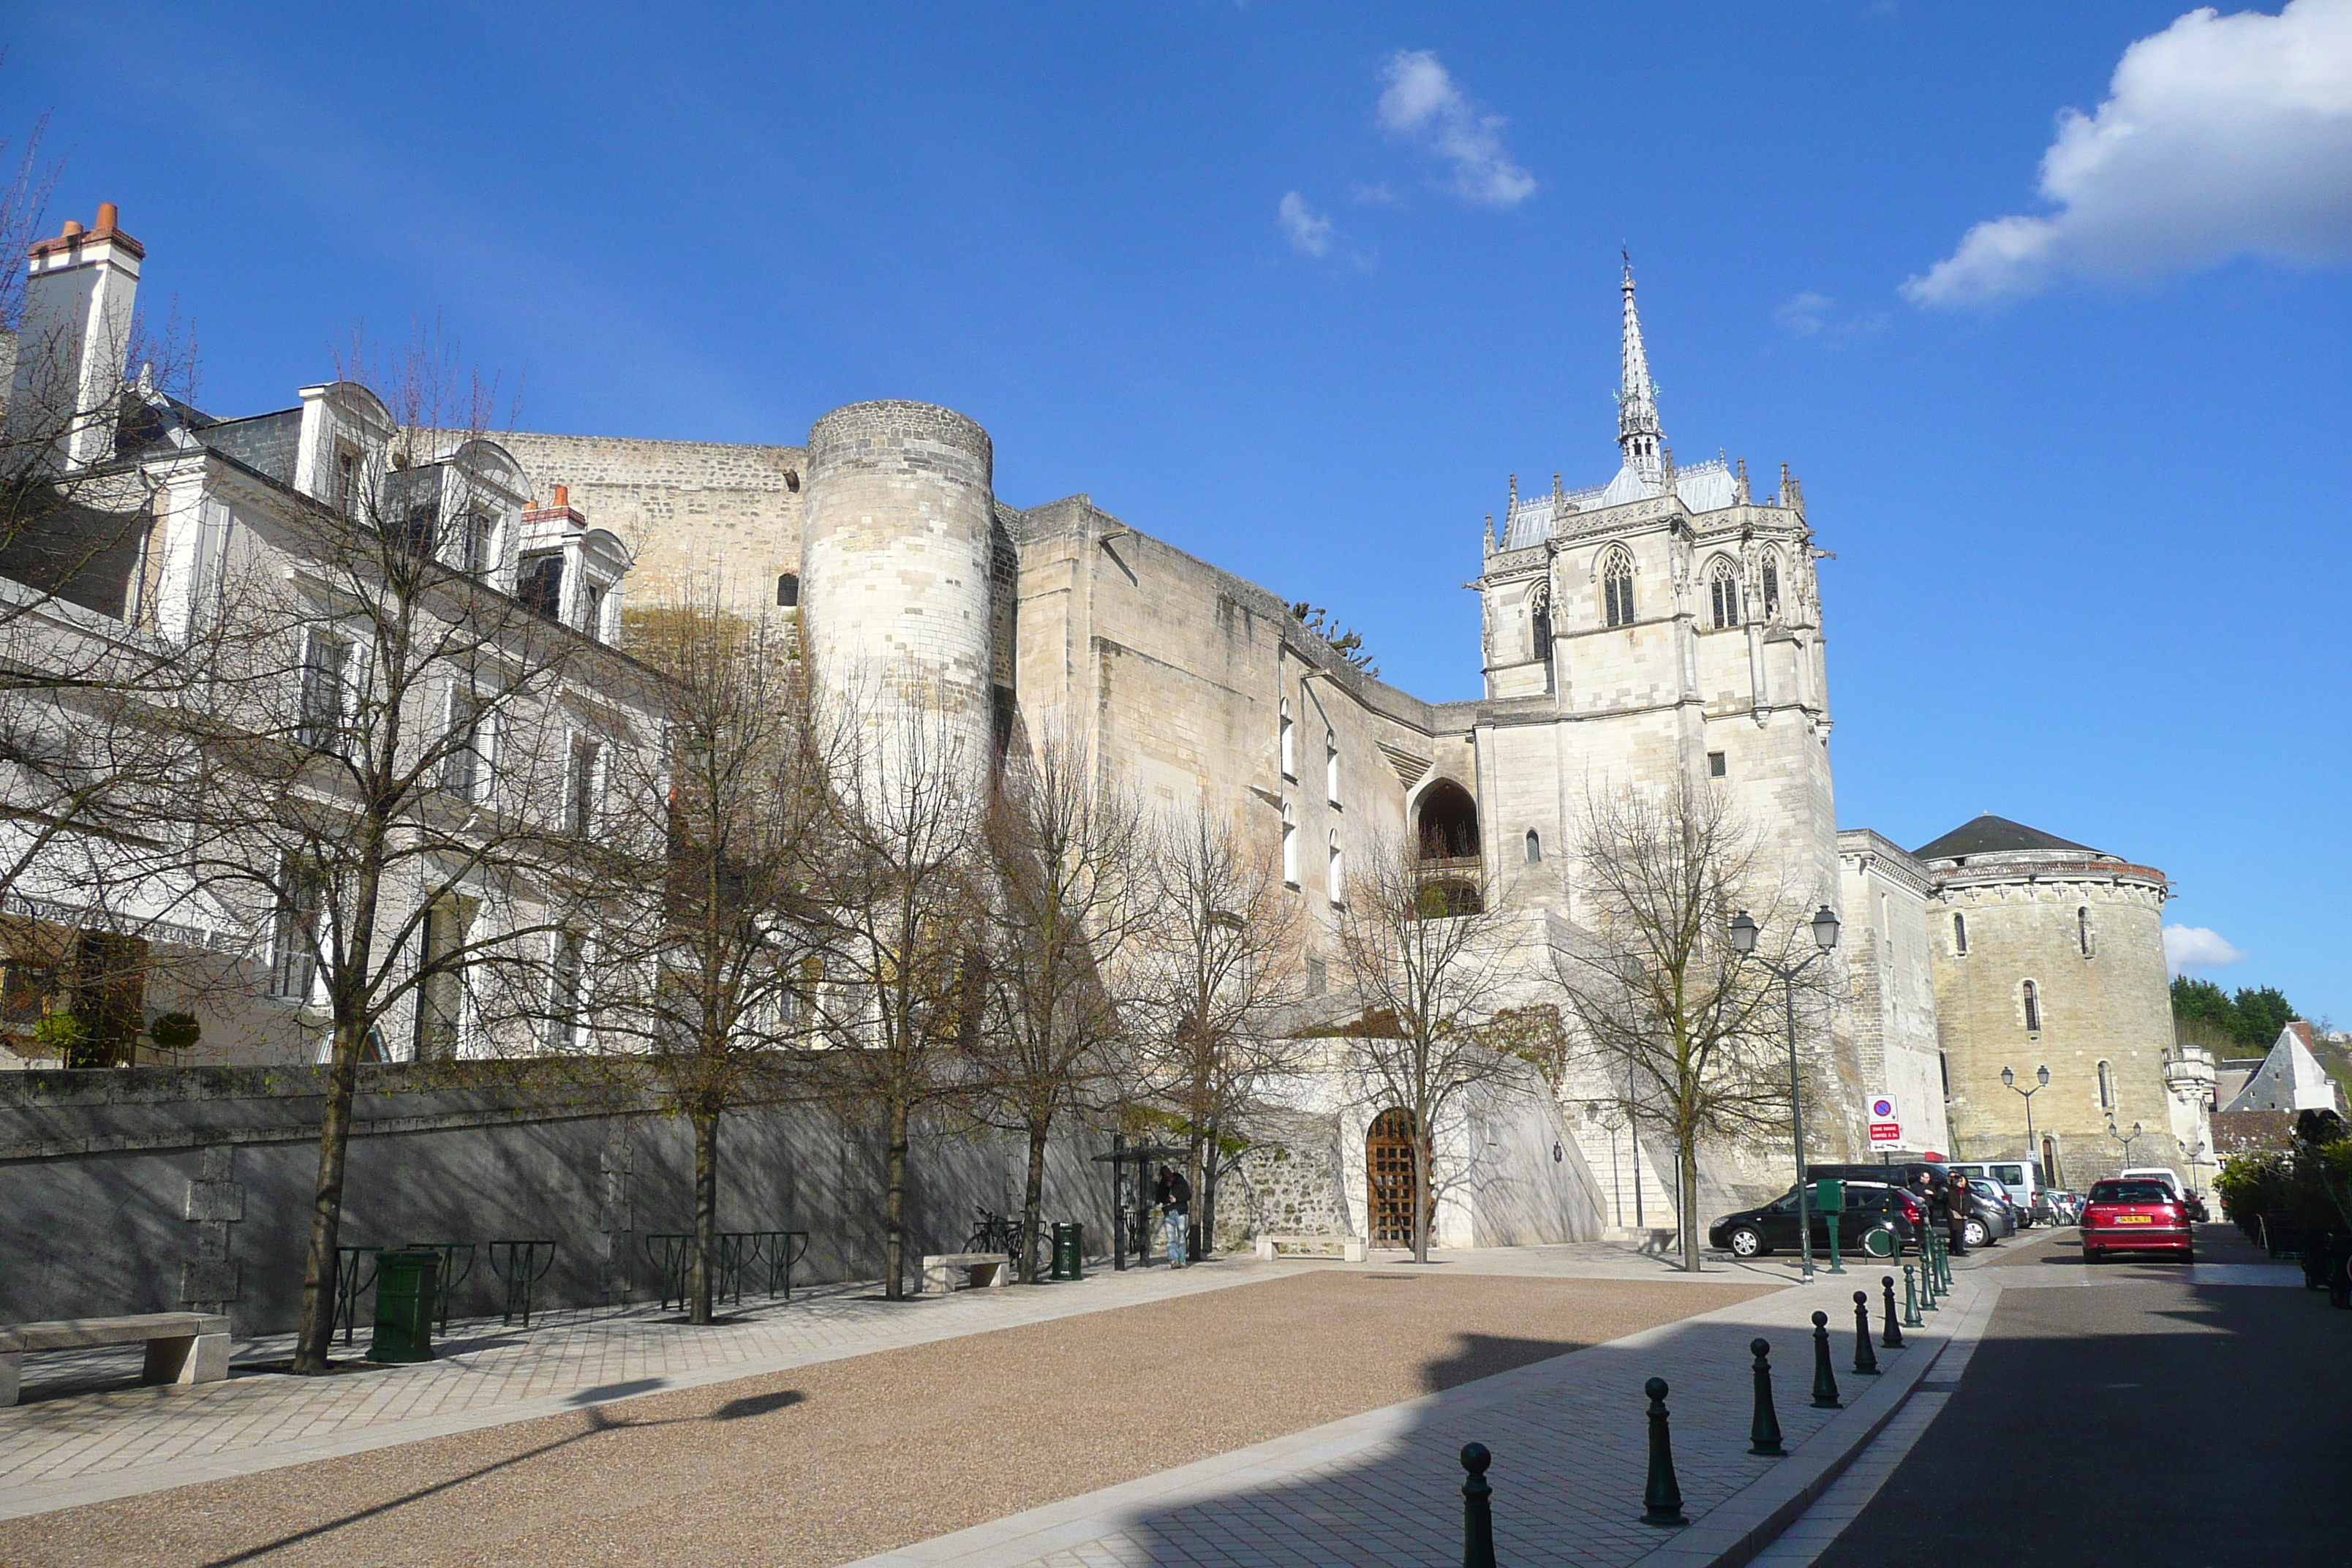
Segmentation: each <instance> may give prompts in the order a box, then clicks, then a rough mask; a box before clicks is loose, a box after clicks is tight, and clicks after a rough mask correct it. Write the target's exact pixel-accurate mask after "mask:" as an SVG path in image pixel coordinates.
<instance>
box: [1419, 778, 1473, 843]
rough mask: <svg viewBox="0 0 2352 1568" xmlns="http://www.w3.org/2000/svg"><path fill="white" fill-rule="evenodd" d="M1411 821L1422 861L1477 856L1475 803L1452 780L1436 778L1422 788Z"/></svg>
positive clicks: (1468, 793) (1468, 794) (1464, 790)
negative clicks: (1416, 829) (1418, 802)
mask: <svg viewBox="0 0 2352 1568" xmlns="http://www.w3.org/2000/svg"><path fill="white" fill-rule="evenodd" d="M1413 820H1414V823H1415V826H1417V827H1418V829H1419V837H1420V841H1421V858H1423V860H1465V859H1467V860H1475V859H1476V858H1478V803H1477V802H1476V801H1475V800H1473V799H1471V798H1470V792H1469V791H1468V790H1466V789H1464V788H1463V787H1462V786H1461V785H1460V784H1455V783H1454V781H1453V780H1452V779H1439V780H1437V781H1436V782H1435V783H1433V784H1431V785H1430V786H1429V787H1428V788H1427V789H1425V790H1423V791H1422V794H1421V801H1420V804H1419V805H1416V806H1415V807H1414V808H1413Z"/></svg>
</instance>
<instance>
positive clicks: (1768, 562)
mask: <svg viewBox="0 0 2352 1568" xmlns="http://www.w3.org/2000/svg"><path fill="white" fill-rule="evenodd" d="M1764 614H1765V615H1766V616H1768V617H1769V616H1777V615H1779V614H1780V552H1777V551H1771V550H1768V551H1766V552H1764Z"/></svg>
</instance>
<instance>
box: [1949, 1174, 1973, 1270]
mask: <svg viewBox="0 0 2352 1568" xmlns="http://www.w3.org/2000/svg"><path fill="white" fill-rule="evenodd" d="M1975 1201H1976V1194H1974V1193H1971V1192H1970V1191H1969V1179H1968V1178H1967V1177H1966V1176H1963V1175H1961V1174H1960V1173H1958V1171H1955V1172H1953V1173H1952V1256H1953V1257H1955V1258H1966V1257H1967V1256H1968V1255H1969V1208H1970V1207H1971V1206H1972V1205H1974V1203H1975Z"/></svg>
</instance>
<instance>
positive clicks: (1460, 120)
mask: <svg viewBox="0 0 2352 1568" xmlns="http://www.w3.org/2000/svg"><path fill="white" fill-rule="evenodd" d="M1381 80H1383V81H1385V82H1386V83H1388V87H1387V89H1385V90H1384V91H1382V92H1381V102H1380V108H1379V110H1377V111H1376V112H1377V114H1378V117H1379V119H1380V122H1381V128H1382V129H1383V130H1385V131H1387V132H1389V133H1390V134H1391V135H1393V136H1400V137H1402V138H1404V139H1405V140H1406V141H1409V142H1413V143H1414V144H1415V145H1417V146H1419V147H1421V148H1423V149H1424V150H1425V151H1427V152H1430V153H1435V154H1436V155H1437V156H1438V157H1440V158H1443V159H1444V160H1445V161H1446V162H1447V163H1451V164H1452V165H1453V166H1454V179H1453V182H1452V184H1453V188H1454V195H1458V196H1460V197H1462V199H1463V200H1465V201H1469V202H1475V203H1477V204H1478V205H1481V206H1490V207H1510V206H1517V205H1519V203H1521V202H1523V201H1525V200H1527V199H1528V197H1529V196H1531V195H1535V194H1536V180H1535V176H1534V175H1533V174H1528V172H1527V171H1526V170H1525V169H1523V168H1521V167H1520V166H1519V165H1518V164H1517V163H1514V162H1513V161H1512V159H1511V154H1510V152H1509V150H1508V149H1507V148H1506V147H1505V146H1504V145H1503V137H1502V131H1503V127H1504V125H1505V124H1506V123H1507V122H1506V121H1504V120H1503V118H1502V117H1501V116H1500V115H1495V114H1482V113H1480V112H1479V111H1478V110H1477V108H1476V107H1475V105H1473V104H1472V103H1471V101H1470V100H1468V99H1467V98H1465V97H1464V96H1463V92H1462V89H1460V88H1458V87H1456V86H1455V85H1454V78H1453V77H1452V76H1451V75H1449V74H1448V73H1447V71H1446V69H1445V68H1444V66H1443V65H1440V64H1439V63H1438V59H1437V56H1436V54H1435V53H1434V52H1433V51H1432V50H1429V49H1399V50H1398V51H1397V52H1396V53H1395V54H1393V55H1391V56H1390V57H1389V58H1388V59H1387V60H1386V61H1385V62H1384V63H1383V64H1382V65H1381Z"/></svg>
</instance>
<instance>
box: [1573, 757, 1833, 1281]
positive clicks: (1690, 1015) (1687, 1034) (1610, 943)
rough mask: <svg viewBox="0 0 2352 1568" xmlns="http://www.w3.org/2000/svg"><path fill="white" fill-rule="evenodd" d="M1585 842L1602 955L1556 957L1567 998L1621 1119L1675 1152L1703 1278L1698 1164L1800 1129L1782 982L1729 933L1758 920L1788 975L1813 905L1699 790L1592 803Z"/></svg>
mask: <svg viewBox="0 0 2352 1568" xmlns="http://www.w3.org/2000/svg"><path fill="white" fill-rule="evenodd" d="M1580 839H1581V842H1580V844H1579V846H1578V852H1579V865H1580V870H1579V889H1580V894H1581V897H1582V900H1583V903H1582V907H1583V909H1584V910H1585V911H1586V913H1585V917H1584V924H1585V925H1586V927H1587V928H1588V930H1589V931H1591V935H1592V939H1593V941H1592V946H1591V950H1590V951H1589V952H1578V953H1556V954H1555V957H1554V965H1555V970H1556V978H1557V981H1558V991H1559V996H1560V998H1561V1000H1562V1003H1563V1005H1565V1007H1566V1010H1567V1012H1568V1014H1569V1016H1570V1018H1571V1019H1573V1020H1574V1022H1575V1026H1576V1029H1577V1032H1578V1034H1579V1035H1580V1037H1581V1040H1580V1044H1581V1046H1582V1047H1583V1048H1584V1049H1585V1050H1587V1051H1589V1052H1590V1053H1591V1056H1592V1058H1594V1060H1595V1061H1596V1063H1597V1064H1598V1065H1599V1067H1600V1068H1601V1071H1602V1072H1603V1073H1604V1074H1605V1076H1606V1078H1607V1080H1608V1083H1609V1085H1610V1088H1611V1092H1612V1098H1613V1100H1614V1101H1615V1103H1616V1104H1617V1105H1618V1106H1619V1107H1620V1108H1621V1109H1622V1111H1623V1113H1624V1114H1625V1116H1626V1117H1627V1118H1628V1119H1629V1121H1631V1122H1632V1124H1633V1126H1634V1127H1635V1128H1636V1129H1637V1130H1639V1129H1644V1128H1646V1129H1647V1130H1649V1131H1651V1132H1652V1133H1654V1134H1659V1135H1663V1136H1664V1138H1665V1139H1666V1140H1667V1141H1668V1142H1670V1143H1671V1144H1672V1146H1673V1148H1674V1150H1675V1159H1676V1169H1677V1173H1678V1178H1679V1189H1678V1191H1677V1192H1676V1194H1675V1207H1676V1209H1677V1210H1678V1211H1679V1213H1680V1215H1681V1218H1682V1252H1683V1267H1684V1268H1685V1269H1686V1270H1688V1271H1689V1272H1692V1273H1696V1272H1698V1268H1699V1238H1698V1227H1697V1224H1696V1215H1697V1213H1698V1155H1699V1152H1700V1150H1701V1149H1702V1148H1703V1147H1704V1146H1706V1145H1707V1144H1709V1143H1717V1144H1722V1143H1732V1142H1754V1141H1759V1140H1763V1139H1767V1138H1772V1137H1784V1136H1786V1135H1787V1131H1788V1127H1789V1106H1790V1100H1789V1084H1788V1080H1787V1079H1786V1077H1785V1076H1784V1075H1783V1074H1782V1073H1781V1071H1780V1066H1779V1063H1778V1059H1777V1057H1778V1053H1777V1051H1776V1050H1775V1046H1774V1043H1775V1041H1776V1040H1777V1038H1778V1033H1777V1030H1776V1028H1775V1026H1776V1025H1777V1024H1778V1023H1779V1022H1780V1016H1781V1009H1780V1006H1779V1005H1776V997H1775V995H1774V992H1773V989H1772V978H1771V976H1770V975H1769V974H1768V973H1766V972H1765V971H1764V969H1763V968H1762V967H1761V966H1760V965H1757V964H1742V963H1741V962H1740V957H1739V954H1738V952H1736V951H1734V949H1733V947H1732V943H1731V941H1730V938H1729V935H1728V926H1729V922H1730V920H1731V917H1732V915H1733V913H1734V912H1735V911H1737V910H1742V909H1747V910H1756V911H1758V912H1759V919H1761V920H1762V921H1763V924H1764V929H1765V931H1767V932H1768V933H1769V936H1768V940H1769V942H1773V943H1775V944H1778V945H1777V946H1776V947H1775V948H1774V949H1772V950H1770V951H1769V952H1768V953H1767V956H1769V957H1772V958H1775V959H1778V960H1781V961H1783V962H1785V961H1787V960H1788V958H1789V956H1790V952H1791V951H1792V948H1791V944H1793V943H1794V942H1796V941H1797V939H1798V935H1799V933H1800V932H1803V931H1806V930H1807V928H1806V926H1805V924H1804V922H1803V920H1802V917H1801V909H1802V907H1803V900H1802V899H1801V896H1800V895H1799V894H1798V893H1797V892H1796V891H1795V890H1794V889H1790V888H1788V887H1786V886H1785V885H1784V884H1783V883H1782V881H1781V880H1780V878H1779V877H1778V875H1777V874H1776V869H1777V868H1775V867H1774V866H1772V865H1771V864H1770V863H1769V862H1768V861H1767V860H1766V859H1765V858H1764V857H1763V855H1762V853H1761V852H1760V848H1759V841H1758V839H1757V837H1756V835H1755V834H1754V833H1753V832H1752V831H1751V830H1750V829H1749V828H1748V826H1747V824H1746V823H1745V822H1744V821H1743V820H1742V819H1741V817H1740V816H1739V814H1738V810H1737V809H1736V807H1735V806H1734V805H1733V804H1732V801H1731V799H1730V796H1729V795H1728V793H1727V792H1726V791H1723V790H1719V789H1715V788H1711V787H1709V786H1707V785H1706V784H1697V783H1694V782H1692V781H1690V780H1688V779H1684V780H1681V781H1679V782H1678V783H1676V784H1674V785H1672V786H1669V787H1666V788H1664V789H1661V790H1657V791H1642V790H1636V789H1633V788H1623V789H1619V790H1615V791H1601V790H1595V791H1594V792H1592V793H1591V794H1590V795H1589V796H1588V798H1587V801H1586V805H1585V813H1584V822H1583V825H1582V830H1581V834H1580ZM1807 941H1808V942H1809V943H1810V937H1808V938H1807ZM1638 1147H1639V1145H1638V1144H1637V1145H1636V1148H1637V1150H1638ZM1636 1157H1637V1158H1638V1157H1639V1156H1638V1153H1637V1155H1636ZM1799 1175H1800V1179H1801V1177H1802V1173H1799Z"/></svg>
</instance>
